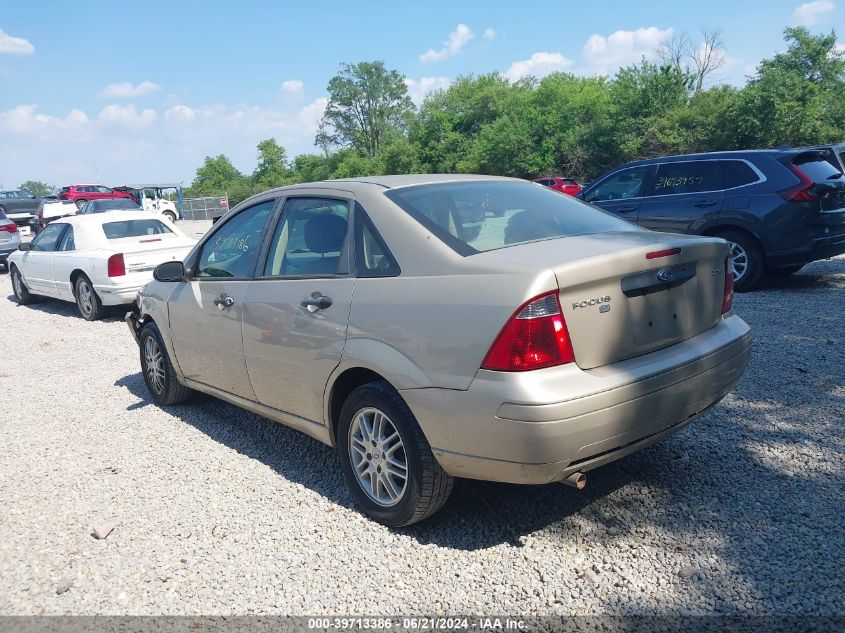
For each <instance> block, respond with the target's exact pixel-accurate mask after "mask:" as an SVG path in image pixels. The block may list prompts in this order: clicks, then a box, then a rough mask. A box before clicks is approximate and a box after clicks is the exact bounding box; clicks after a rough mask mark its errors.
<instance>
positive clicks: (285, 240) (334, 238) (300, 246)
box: [264, 198, 349, 277]
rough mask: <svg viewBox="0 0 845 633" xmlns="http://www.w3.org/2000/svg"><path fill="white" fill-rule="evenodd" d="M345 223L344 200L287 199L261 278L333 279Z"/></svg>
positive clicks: (342, 242)
mask: <svg viewBox="0 0 845 633" xmlns="http://www.w3.org/2000/svg"><path fill="white" fill-rule="evenodd" d="M348 220H349V204H348V203H347V202H346V201H345V200H336V199H332V198H289V199H288V200H287V202H285V208H284V210H283V212H282V217H281V219H280V221H279V223H278V225H277V226H276V230H275V232H274V234H273V239H272V241H271V242H270V252H269V253H268V255H267V261H266V262H265V264H264V276H265V277H275V276H280V275H281V276H297V275H334V274H335V273H337V268H338V264H339V263H340V255H341V252H342V251H343V245H344V242H345V239H346V230H347V227H348V223H349V222H348Z"/></svg>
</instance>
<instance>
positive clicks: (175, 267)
mask: <svg viewBox="0 0 845 633" xmlns="http://www.w3.org/2000/svg"><path fill="white" fill-rule="evenodd" d="M153 279H155V280H156V281H185V264H183V263H182V262H180V261H173V262H164V263H163V264H159V265H158V266H156V267H155V270H153Z"/></svg>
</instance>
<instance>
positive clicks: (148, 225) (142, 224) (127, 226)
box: [103, 219, 173, 240]
mask: <svg viewBox="0 0 845 633" xmlns="http://www.w3.org/2000/svg"><path fill="white" fill-rule="evenodd" d="M103 233H105V234H106V239H109V240H120V239H123V238H125V237H143V236H144V235H162V234H164V233H173V231H171V230H170V229H169V228H167V227H166V226H165V225H164V223H163V222H160V221H159V220H153V219H149V220H147V219H143V220H121V221H120V222H106V223H105V224H103Z"/></svg>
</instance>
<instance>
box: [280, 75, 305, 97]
mask: <svg viewBox="0 0 845 633" xmlns="http://www.w3.org/2000/svg"><path fill="white" fill-rule="evenodd" d="M304 87H305V86H304V85H303V83H302V82H301V81H299V79H288V80H287V81H283V82H282V92H287V93H288V94H298V93H301V92H302V89H303V88H304Z"/></svg>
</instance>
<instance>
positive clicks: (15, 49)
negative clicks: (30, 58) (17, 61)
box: [0, 29, 35, 55]
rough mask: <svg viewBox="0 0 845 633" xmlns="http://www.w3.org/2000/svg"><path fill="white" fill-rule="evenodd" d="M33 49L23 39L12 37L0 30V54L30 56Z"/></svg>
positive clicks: (28, 42)
mask: <svg viewBox="0 0 845 633" xmlns="http://www.w3.org/2000/svg"><path fill="white" fill-rule="evenodd" d="M34 52H35V47H34V46H33V45H32V42H30V41H29V40H27V39H24V38H23V37H13V36H11V35H9V34H8V33H6V31H4V30H3V29H0V53H7V54H9V55H32V54H33V53H34Z"/></svg>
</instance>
